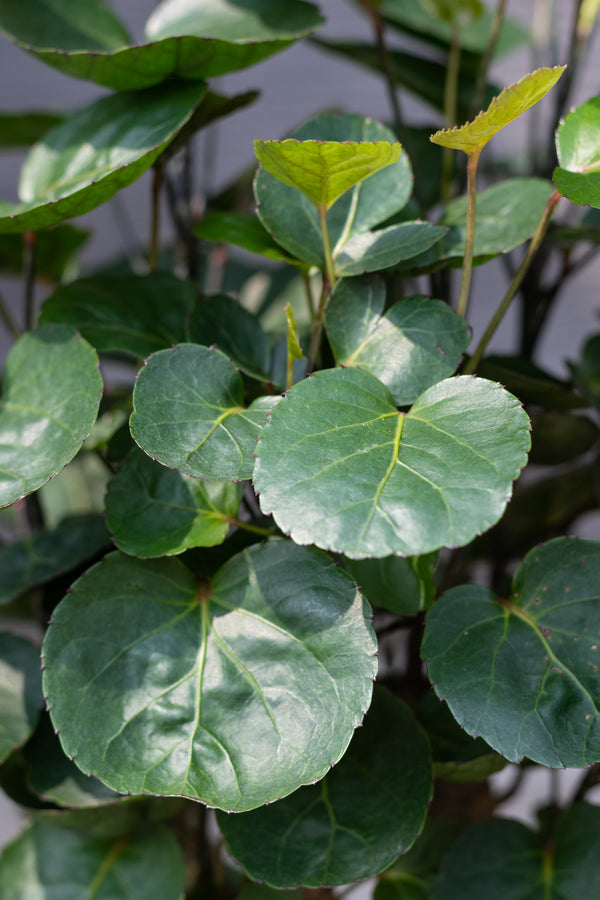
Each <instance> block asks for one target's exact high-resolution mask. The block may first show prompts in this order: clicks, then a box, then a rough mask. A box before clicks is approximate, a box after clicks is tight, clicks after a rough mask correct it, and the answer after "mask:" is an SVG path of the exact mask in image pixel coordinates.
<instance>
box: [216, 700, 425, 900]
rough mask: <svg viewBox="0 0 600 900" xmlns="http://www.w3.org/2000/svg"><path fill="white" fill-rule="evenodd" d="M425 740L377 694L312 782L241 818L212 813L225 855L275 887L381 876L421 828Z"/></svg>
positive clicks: (404, 713) (398, 708)
mask: <svg viewBox="0 0 600 900" xmlns="http://www.w3.org/2000/svg"><path fill="white" fill-rule="evenodd" d="M431 788H432V784H431V762H430V760H429V748H428V744H427V740H426V738H425V735H424V733H423V732H422V730H421V728H420V727H419V726H418V725H417V724H416V722H415V721H414V719H413V717H412V715H411V714H410V712H409V710H408V707H407V706H405V705H404V703H402V702H401V701H400V700H397V699H395V698H393V697H392V696H391V695H390V694H388V693H387V692H386V691H384V690H383V689H382V688H379V689H376V690H375V694H374V696H373V704H372V705H371V708H370V710H369V712H368V714H367V718H366V719H365V722H364V727H363V728H361V729H360V730H358V731H357V732H356V734H355V735H354V738H353V739H352V743H351V744H350V747H349V749H348V751H347V753H346V755H345V756H344V758H343V759H342V761H341V762H340V763H338V765H337V766H336V767H335V768H334V769H333V770H332V772H330V773H329V774H328V775H326V776H325V778H324V779H323V781H321V782H320V783H319V784H316V785H312V786H310V787H304V788H301V790H299V791H296V793H294V794H292V796H291V797H288V798H286V799H285V800H281V801H279V802H278V803H274V804H272V805H271V806H267V807H263V808H262V809H257V810H254V812H250V813H246V814H245V815H241V816H239V815H230V816H228V815H225V814H223V813H221V814H219V815H218V822H219V826H220V828H221V830H222V832H223V834H224V836H225V840H226V841H227V845H228V848H229V851H230V852H231V854H232V855H233V856H234V857H236V858H237V859H238V860H239V861H240V862H241V863H242V865H243V866H244V868H245V870H246V871H247V872H248V874H249V875H250V876H251V877H252V878H255V879H258V880H260V881H266V882H267V883H268V884H271V885H273V886H274V887H279V888H288V887H293V886H294V885H298V884H301V885H305V886H308V887H318V886H320V885H336V884H346V883H348V882H352V881H356V880H358V879H360V878H368V877H369V876H371V875H375V874H376V873H377V872H381V870H382V869H385V868H386V867H387V866H389V865H390V863H391V862H393V860H394V859H395V858H396V857H397V856H398V855H399V854H400V853H403V852H404V851H406V850H407V849H408V848H409V847H410V845H411V844H412V843H413V842H414V840H415V838H416V836H417V834H418V833H419V832H420V831H421V829H422V827H423V824H424V820H425V815H426V811H427V805H428V803H429V800H430V798H431Z"/></svg>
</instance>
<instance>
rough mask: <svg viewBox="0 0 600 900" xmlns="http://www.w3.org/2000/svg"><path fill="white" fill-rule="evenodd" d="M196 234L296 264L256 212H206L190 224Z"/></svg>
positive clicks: (208, 239)
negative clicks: (197, 220)
mask: <svg viewBox="0 0 600 900" xmlns="http://www.w3.org/2000/svg"><path fill="white" fill-rule="evenodd" d="M194 234H195V235H196V237H199V238H202V240H205V241H214V242H218V243H226V244H232V245H233V246H234V247H242V248H243V249H244V250H248V251H249V252H250V253H258V254H260V255H261V256H266V257H267V259H274V260H276V261H277V262H287V263H290V264H291V265H298V264H299V260H297V259H296V258H295V257H294V256H290V255H289V254H288V253H285V251H284V250H283V249H282V248H281V247H280V246H279V244H278V243H276V241H274V240H273V238H272V237H271V235H270V234H269V232H268V231H266V230H265V229H264V228H263V226H262V225H261V224H260V222H259V220H258V219H257V218H256V216H249V215H244V214H242V213H210V214H209V215H208V216H204V218H203V219H201V220H200V221H199V222H198V224H197V225H196V226H195V228H194Z"/></svg>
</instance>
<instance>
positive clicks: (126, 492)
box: [106, 449, 240, 557]
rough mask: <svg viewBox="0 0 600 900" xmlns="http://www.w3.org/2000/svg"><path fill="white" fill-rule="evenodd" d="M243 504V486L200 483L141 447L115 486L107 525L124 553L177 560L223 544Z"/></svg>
mask: <svg viewBox="0 0 600 900" xmlns="http://www.w3.org/2000/svg"><path fill="white" fill-rule="evenodd" d="M239 504H240V489H239V487H238V486H237V485H234V484H231V483H230V482H225V483H221V482H200V481H197V480H196V479H195V478H191V477H190V476H189V475H182V474H181V472H178V471H177V470H173V469H167V468H165V467H164V466H161V465H160V464H159V463H156V462H154V461H153V460H151V459H149V458H148V457H147V456H146V455H145V454H144V453H142V452H141V450H137V449H136V450H135V451H134V452H133V453H132V454H131V456H130V457H129V459H127V460H126V461H125V462H124V463H123V465H122V467H121V469H120V471H119V473H118V474H117V475H115V477H114V478H112V479H111V481H110V482H109V485H108V491H107V494H106V521H107V525H108V527H109V529H110V531H111V533H112V535H113V538H114V541H115V544H116V545H117V547H118V548H119V549H120V550H122V551H123V552H124V553H129V554H131V555H132V556H143V557H149V556H164V555H167V556H171V555H172V554H176V553H182V552H183V551H184V550H186V549H187V548H188V547H212V546H214V545H215V544H221V543H222V542H223V541H224V540H225V537H226V536H227V532H228V530H229V527H230V524H231V520H232V517H235V515H236V513H237V510H238V506H239Z"/></svg>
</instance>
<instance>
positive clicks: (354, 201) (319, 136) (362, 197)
mask: <svg viewBox="0 0 600 900" xmlns="http://www.w3.org/2000/svg"><path fill="white" fill-rule="evenodd" d="M292 138H295V139H296V140H298V141H306V140H312V141H337V142H343V141H351V142H359V141H367V142H370V143H376V142H379V141H383V142H386V143H393V142H394V141H395V140H396V137H395V135H394V133H393V131H391V130H390V129H389V128H386V127H385V126H384V125H381V124H380V123H379V122H374V121H373V120H372V119H367V118H365V117H363V116H335V115H326V116H321V117H320V118H318V119H312V120H311V121H309V122H306V123H305V124H304V125H303V126H302V127H301V128H299V129H298V130H297V131H296V132H295V133H294V134H293V135H292ZM411 188H412V172H411V169H410V163H409V162H408V159H407V158H406V154H404V153H402V154H400V157H399V159H398V161H397V162H396V163H393V164H391V165H389V166H387V167H386V168H385V169H382V170H381V171H380V172H376V173H375V174H374V175H372V176H370V177H369V178H368V179H367V180H366V181H364V182H361V183H360V184H358V185H355V187H354V188H352V189H351V190H350V191H347V193H346V194H344V195H343V196H342V197H340V199H339V200H338V201H337V203H334V205H333V206H332V207H331V209H330V210H329V211H328V213H327V227H328V230H329V237H330V240H331V246H332V248H333V254H334V258H335V257H337V256H338V255H339V254H340V253H341V252H342V250H343V249H344V246H345V244H346V243H347V242H348V241H349V240H350V239H351V238H352V237H353V236H354V235H356V234H359V233H364V232H368V230H369V229H370V228H372V227H373V226H375V225H378V224H380V223H381V222H383V221H385V219H387V218H389V216H391V215H393V214H394V213H395V212H398V210H400V209H402V207H403V206H405V204H406V201H407V200H408V198H409V196H410V191H411ZM254 194H255V197H256V202H257V205H258V208H257V214H258V217H259V219H260V221H261V222H262V224H263V225H264V227H265V228H266V230H267V231H268V232H269V233H270V234H271V235H272V236H273V238H274V239H275V241H277V243H278V244H280V245H281V246H282V247H284V248H285V249H286V250H287V251H288V252H289V253H291V254H292V255H293V256H295V257H297V258H298V259H301V260H304V262H306V263H309V264H310V265H316V266H319V268H321V269H324V268H325V258H324V255H323V241H322V236H321V227H320V224H319V217H318V213H317V210H316V208H315V206H314V205H313V203H312V202H311V201H310V200H309V199H308V198H307V197H306V196H305V195H304V194H302V193H301V192H300V191H298V190H296V188H294V187H290V186H289V185H287V184H284V183H283V182H281V181H278V180H277V178H275V177H274V176H273V175H270V174H269V173H268V172H266V171H265V170H264V169H263V168H260V169H259V170H258V172H257V174H256V179H255V183H254Z"/></svg>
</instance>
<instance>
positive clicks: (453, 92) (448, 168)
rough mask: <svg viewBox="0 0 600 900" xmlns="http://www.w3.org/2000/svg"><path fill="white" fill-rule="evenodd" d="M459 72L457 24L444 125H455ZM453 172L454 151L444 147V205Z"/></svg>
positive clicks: (450, 186)
mask: <svg viewBox="0 0 600 900" xmlns="http://www.w3.org/2000/svg"><path fill="white" fill-rule="evenodd" d="M459 72H460V29H459V28H458V26H457V25H455V26H454V28H453V29H452V40H451V42H450V54H449V56H448V68H447V70H446V83H445V85H444V118H445V119H446V127H447V128H452V127H453V126H454V125H456V104H457V96H458V74H459ZM453 173H454V153H453V151H452V150H450V149H448V148H447V147H445V148H444V152H443V161H442V193H441V200H442V203H443V204H444V206H446V205H447V204H448V203H449V202H450V199H451V197H452V175H453Z"/></svg>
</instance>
